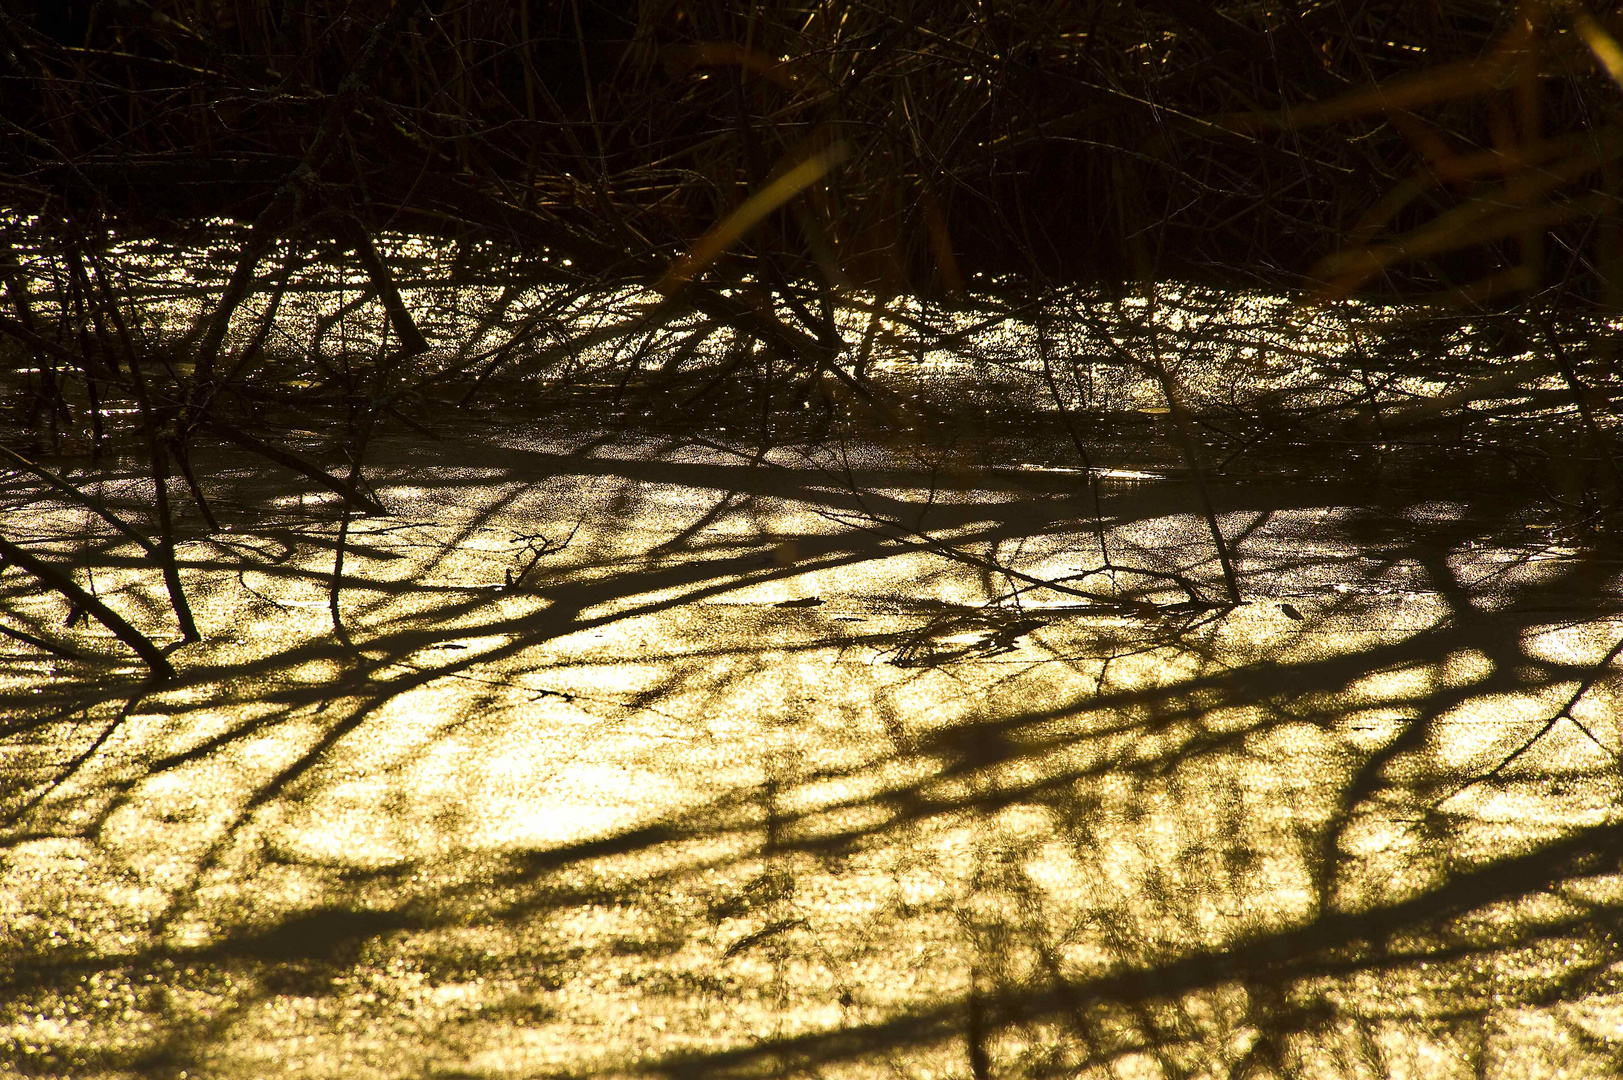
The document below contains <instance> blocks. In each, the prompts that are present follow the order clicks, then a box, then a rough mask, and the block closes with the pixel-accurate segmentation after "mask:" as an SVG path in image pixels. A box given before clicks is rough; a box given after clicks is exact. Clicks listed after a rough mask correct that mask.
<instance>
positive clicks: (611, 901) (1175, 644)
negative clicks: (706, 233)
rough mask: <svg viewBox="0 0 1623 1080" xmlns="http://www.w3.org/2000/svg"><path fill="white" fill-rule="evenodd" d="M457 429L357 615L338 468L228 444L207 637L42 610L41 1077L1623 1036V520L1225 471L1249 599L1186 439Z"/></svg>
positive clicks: (37, 793)
mask: <svg viewBox="0 0 1623 1080" xmlns="http://www.w3.org/2000/svg"><path fill="white" fill-rule="evenodd" d="M560 442H561V443H565V442H567V440H560ZM870 449H871V448H870ZM421 453H422V450H421V448H420V447H414V446H412V445H410V444H407V443H404V442H400V443H395V444H389V445H388V446H386V447H384V449H382V450H380V451H378V457H377V460H376V468H377V479H376V481H375V482H376V486H377V488H378V491H379V494H380V496H382V497H383V498H384V500H385V501H386V502H388V503H389V504H390V505H391V507H392V508H393V509H394V511H395V513H394V516H393V517H389V518H382V519H370V520H359V521H356V522H352V523H351V525H350V527H349V532H348V535H347V539H346V548H345V561H344V567H345V569H344V577H343V580H342V582H341V584H342V589H341V590H339V591H338V593H337V601H336V603H337V605H338V606H339V608H340V610H341V615H342V618H343V622H344V625H345V627H346V628H347V633H348V635H349V639H350V644H346V643H345V642H344V641H343V640H342V639H341V638H340V637H339V636H338V635H336V634H335V633H334V631H333V622H332V613H331V610H330V608H331V606H332V603H333V600H332V595H333V594H332V586H333V581H332V576H333V561H334V552H335V546H336V537H337V535H338V530H337V527H336V524H335V522H334V521H333V519H332V515H331V514H330V513H328V512H326V511H324V510H321V509H313V508H309V507H306V508H304V509H302V510H301V509H300V507H299V505H298V503H297V501H296V500H293V499H292V496H291V495H289V494H288V493H286V492H281V491H279V490H278V489H277V487H276V482H275V481H272V480H268V479H267V478H266V477H265V476H264V475H262V474H260V473H258V472H257V471H255V470H252V469H249V468H246V467H241V468H239V467H237V466H238V465H239V464H240V463H237V462H234V461H232V460H229V459H225V458H222V459H221V460H220V462H219V463H218V464H219V467H218V469H217V470H216V475H215V477H214V478H213V481H212V483H213V485H214V487H213V491H212V495H213V501H214V504H215V506H216V510H217V512H218V513H221V514H222V515H227V516H228V515H229V514H230V513H231V512H232V510H233V508H237V509H240V510H241V511H242V518H243V523H241V524H239V526H238V527H237V528H235V529H233V530H231V531H229V532H221V533H215V534H212V535H211V536H209V537H203V538H197V539H194V540H191V541H189V542H187V543H185V544H184V545H182V547H181V549H180V552H181V556H182V558H181V563H182V566H183V568H184V570H185V573H186V574H187V580H188V583H189V584H188V587H189V589H190V590H191V591H192V593H193V595H194V598H195V600H194V606H195V608H196V612H197V617H198V620H199V622H200V623H202V624H205V625H207V626H209V627H210V628H211V633H210V635H209V640H207V641H206V642H205V643H203V644H198V645H192V646H188V647H186V648H185V649H182V650H179V651H177V652H175V653H173V656H172V658H173V661H174V663H175V665H176V668H177V671H178V672H179V677H178V679H177V681H176V682H175V683H174V684H173V685H170V686H165V687H162V688H151V687H147V686H144V685H142V684H141V683H140V678H141V673H140V672H139V671H137V670H136V669H134V668H133V667H129V668H126V667H118V666H116V663H115V662H114V661H108V660H105V659H98V658H86V657H85V656H81V655H80V654H86V655H88V654H92V653H95V654H96V655H97V656H101V655H103V654H104V653H105V654H106V655H110V654H111V646H110V644H109V639H107V638H105V637H103V638H97V637H96V636H95V635H94V633H93V632H92V630H91V629H90V628H86V627H84V626H83V625H82V624H80V625H79V626H78V627H77V628H76V629H75V630H74V631H73V633H76V634H78V635H79V636H78V637H76V638H73V639H72V641H71V644H72V655H69V654H67V653H63V654H61V655H51V654H49V653H44V652H41V651H40V650H38V649H35V648H32V647H29V646H27V644H26V642H18V641H13V643H12V644H11V645H8V646H7V648H8V649H9V650H10V652H9V654H8V657H7V659H8V664H9V668H10V673H9V674H8V675H6V676H5V678H4V681H3V684H0V686H3V692H4V694H5V695H6V701H5V706H4V708H5V716H6V717H7V719H6V720H5V721H4V728H3V740H4V741H3V743H0V746H3V748H4V753H5V758H4V759H3V760H4V765H3V769H4V771H3V774H0V775H4V777H5V778H6V780H5V789H4V803H3V810H4V819H3V820H4V832H3V834H0V835H3V838H4V840H3V842H4V848H3V856H0V903H3V904H4V905H5V917H4V919H3V923H4V930H3V931H0V933H3V937H0V950H3V951H0V975H3V979H4V986H5V989H4V992H3V999H0V1057H3V1058H4V1060H6V1061H7V1062H8V1064H9V1067H10V1068H12V1069H14V1070H16V1071H17V1072H19V1073H21V1074H32V1075H42V1074H70V1075H90V1074H105V1075H166V1076H179V1075H183V1074H186V1073H202V1074H206V1075H254V1074H263V1073H267V1072H273V1073H277V1074H310V1075H318V1074H319V1075H333V1074H336V1073H340V1072H341V1073H343V1074H345V1075H365V1076H372V1075H376V1076H384V1075H387V1076H408V1075H409V1076H442V1077H452V1076H459V1077H471V1076H494V1075H526V1076H530V1075H560V1076H570V1075H573V1076H598V1075H627V1074H639V1075H666V1076H672V1077H687V1076H691V1077H699V1076H711V1075H766V1074H772V1075H789V1074H802V1073H816V1074H819V1075H876V1074H898V1073H899V1074H904V1075H910V1076H911V1075H918V1076H924V1075H958V1076H963V1075H970V1076H973V1077H976V1078H977V1080H979V1078H981V1077H986V1076H993V1075H997V1076H1045V1075H1066V1076H1074V1075H1098V1076H1107V1075H1108V1076H1118V1075H1120V1076H1140V1075H1142V1076H1232V1077H1262V1076H1304V1077H1305V1076H1349V1077H1351V1076H1370V1075H1376V1076H1387V1075H1393V1076H1456V1075H1457V1076H1467V1075H1469V1076H1512V1075H1518V1076H1519V1075H1541V1074H1548V1073H1550V1072H1553V1071H1555V1070H1556V1069H1565V1070H1568V1071H1569V1072H1570V1073H1571V1074H1573V1075H1611V1074H1615V1073H1616V1072H1618V1071H1619V1070H1623V1038H1620V1037H1619V1033H1620V1032H1623V997H1620V987H1619V985H1618V982H1617V979H1618V972H1619V970H1623V969H1620V968H1619V963H1620V961H1623V938H1620V937H1619V934H1620V930H1619V927H1620V916H1623V891H1620V888H1619V880H1618V865H1619V859H1620V858H1623V826H1620V824H1619V820H1618V817H1617V814H1616V810H1615V807H1616V804H1617V799H1618V797H1619V794H1620V792H1623V785H1620V783H1619V772H1618V750H1619V746H1620V745H1623V731H1620V730H1619V723H1618V716H1619V715H1623V710H1620V709H1619V706H1618V684H1617V678H1616V674H1615V664H1616V660H1617V657H1618V654H1619V651H1620V649H1623V625H1620V624H1619V620H1618V619H1617V617H1616V612H1617V610H1618V609H1617V605H1616V601H1617V599H1618V593H1617V581H1616V566H1615V565H1614V564H1613V563H1612V562H1611V561H1609V559H1608V558H1606V557H1605V556H1604V555H1603V554H1601V553H1597V551H1595V550H1577V549H1573V550H1566V549H1558V548H1555V547H1553V546H1552V545H1551V544H1549V543H1548V542H1545V541H1543V540H1540V539H1539V538H1538V536H1537V534H1536V533H1534V532H1532V531H1530V530H1527V529H1525V528H1523V527H1522V526H1521V525H1520V524H1519V523H1518V522H1517V521H1516V520H1515V518H1514V515H1509V514H1506V513H1505V512H1504V511H1503V508H1502V507H1495V506H1486V505H1481V506H1479V505H1469V504H1465V503H1462V502H1459V501H1448V502H1444V501H1438V500H1436V499H1435V498H1432V497H1430V496H1427V497H1424V498H1422V497H1420V496H1415V497H1413V498H1405V497H1403V496H1401V495H1400V494H1397V493H1393V492H1389V493H1387V495H1386V496H1385V497H1384V498H1382V499H1380V500H1377V499H1374V498H1373V497H1372V496H1371V493H1370V492H1368V491H1356V490H1347V489H1342V488H1338V487H1335V486H1332V485H1324V484H1319V485H1315V484H1307V483H1301V484H1283V483H1269V484H1261V483H1257V484H1233V485H1229V486H1226V487H1219V488H1217V489H1216V490H1217V498H1218V502H1219V507H1218V509H1219V510H1220V512H1221V514H1222V521H1223V523H1224V526H1225V528H1226V530H1227V531H1228V532H1229V534H1230V535H1231V537H1232V538H1233V540H1234V550H1235V552H1236V557H1237V560H1238V562H1239V568H1240V574H1241V579H1242V584H1243V590H1244V592H1243V595H1244V598H1245V600H1246V603H1244V604H1242V605H1240V606H1238V607H1231V606H1227V605H1224V604H1221V603H1217V602H1215V601H1214V597H1220V596H1221V588H1220V586H1219V585H1218V584H1216V582H1217V581H1218V578H1217V569H1216V567H1215V564H1214V562H1213V559H1212V555H1211V551H1210V549H1209V546H1208V545H1206V544H1204V543H1203V536H1204V533H1203V532H1202V530H1203V528H1204V525H1203V523H1202V521H1201V519H1200V518H1199V516H1198V514H1197V513H1196V512H1195V509H1194V508H1193V505H1192V502H1191V495H1190V492H1189V491H1188V489H1187V486H1186V485H1182V484H1178V483H1174V482H1152V483H1144V484H1139V485H1136V486H1135V485H1118V486H1115V487H1112V488H1110V489H1109V490H1107V491H1106V492H1105V493H1104V494H1103V495H1102V496H1101V497H1100V498H1099V499H1098V500H1097V502H1095V501H1094V500H1093V499H1091V498H1089V497H1088V496H1087V493H1086V492H1083V493H1080V494H1079V493H1078V492H1076V491H1075V490H1072V489H1071V488H1069V487H1068V486H1067V485H1068V484H1072V483H1074V481H1072V480H1066V479H1065V478H1063V477H1058V476H1045V475H1027V476H1019V477H1006V478H1005V479H1007V482H1006V483H1004V482H1003V481H1002V480H999V479H997V478H996V477H994V478H992V479H991V480H988V479H987V478H986V477H985V475H984V474H982V476H981V482H980V483H979V484H978V485H976V486H973V487H971V486H962V485H960V486H954V485H953V483H952V482H951V479H950V477H951V470H950V468H945V469H941V470H931V469H925V468H921V467H920V466H919V465H918V463H917V462H909V461H905V460H901V459H900V458H899V457H898V456H896V455H886V454H885V453H882V452H879V451H872V452H869V453H867V456H866V457H865V458H862V459H861V460H860V461H858V462H857V464H856V465H855V466H851V467H850V468H847V466H848V465H850V462H851V460H852V459H850V458H846V459H843V460H842V459H838V457H837V456H834V457H831V456H828V455H824V456H822V457H819V456H817V455H816V454H813V455H810V456H806V457H799V458H796V457H794V456H792V455H788V454H773V455H766V456H764V457H762V456H756V457H755V458H753V459H752V457H751V455H749V454H731V453H725V452H720V451H718V450H717V449H716V448H714V447H706V446H704V445H701V444H697V443H694V442H691V441H690V442H687V443H686V444H681V443H673V444H670V445H658V444H654V443H651V442H644V443H642V444H636V443H635V442H634V441H633V440H629V439H628V440H626V442H625V443H624V444H623V445H620V446H617V445H616V444H614V443H605V442H601V441H598V442H591V441H586V440H578V441H577V442H576V443H575V444H574V445H573V446H570V445H551V446H546V445H538V444H536V443H533V442H529V443H524V442H515V441H513V440H507V441H500V440H484V441H476V442H471V443H468V444H467V445H465V446H462V447H460V448H459V449H456V450H454V451H452V450H446V449H444V448H439V449H436V451H435V453H436V454H438V455H441V457H440V461H439V466H438V467H436V468H435V470H433V473H432V475H431V476H430V475H425V470H422V469H421V468H419V467H416V462H417V460H418V458H417V457H416V456H415V455H419V454H421ZM859 456H860V455H859ZM446 466H450V467H446ZM535 478H541V479H535ZM104 486H105V487H106V488H107V489H108V491H109V492H110V495H109V497H112V496H113V495H116V493H117V490H119V488H118V483H117V478H116V477H110V478H109V480H108V482H107V484H106V485H104ZM131 498H132V499H135V500H136V501H139V494H138V493H136V494H134V495H132V496H131ZM290 500H291V501H290ZM266 507H275V508H277V509H276V510H275V511H274V513H275V514H277V515H280V517H279V518H276V519H274V520H267V519H266V517H265V516H264V515H265V513H266V509H265V508H266ZM250 510H252V511H253V513H249V511H250ZM32 514H33V516H32V517H31V518H30V519H29V521H30V523H29V525H28V526H27V527H28V528H32V529H34V530H35V532H36V535H37V536H38V537H45V536H49V535H60V536H62V537H69V536H71V537H73V539H71V540H64V541H63V546H62V552H63V553H64V554H67V553H69V552H70V551H71V552H72V554H73V557H74V558H75V559H78V560H81V562H80V565H83V566H91V567H94V571H95V574H96V575H97V576H98V577H99V578H100V580H101V582H102V584H101V586H100V588H101V595H104V596H110V597H113V598H115V599H116V600H117V601H118V603H119V604H120V605H121V607H122V609H123V610H125V611H126V612H128V613H130V614H131V616H132V617H137V616H139V617H140V618H142V619H144V620H145V623H146V624H147V625H149V626H151V627H154V628H158V627H161V626H162V625H163V618H164V614H165V609H164V606H163V604H162V602H161V594H159V593H157V592H154V591H152V590H153V584H152V582H150V581H148V580H146V579H145V578H143V577H141V574H140V572H139V571H140V561H139V559H137V558H136V557H135V556H134V555H132V554H131V553H130V551H129V550H128V549H127V548H124V547H120V546H118V545H117V543H116V542H115V538H103V539H102V540H98V541H91V540H86V539H84V535H85V534H84V533H83V531H82V530H79V531H75V530H74V529H73V528H72V526H73V525H74V524H75V523H76V521H77V519H75V518H73V517H72V515H71V514H70V513H69V512H66V511H63V510H61V509H60V508H54V507H52V506H51V505H50V504H48V503H46V502H43V501H42V502H40V503H38V504H37V505H36V507H35V508H34V511H33V512H32ZM18 527H19V528H21V527H22V526H20V525H19V526H18ZM52 530H57V532H56V533H53V532H52ZM1101 542H1102V543H1103V545H1104V548H1105V555H1104V556H1102V555H1101V551H1100V544H1101ZM1038 581H1050V582H1058V583H1061V584H1063V585H1065V586H1066V588H1067V589H1069V591H1065V590H1064V589H1060V590H1056V589H1053V588H1048V589H1044V588H1040V587H1038V586H1036V585H1034V584H1033V582H1038ZM8 587H9V588H11V589H12V590H13V593H12V595H10V596H9V597H8V598H7V599H8V604H9V607H8V610H9V611H14V612H20V613H21V615H19V618H27V619H32V620H33V622H32V623H30V624H29V625H30V626H31V627H32V630H31V631H30V632H31V633H34V632H37V633H36V636H39V637H41V638H42V639H45V640H50V641H58V640H60V639H61V638H62V637H63V636H64V634H65V632H64V631H63V630H62V629H61V625H60V624H61V622H62V619H63V617H64V614H65V605H59V606H56V607H53V606H52V605H53V604H55V603H56V601H55V599H54V598H50V597H46V598H40V597H37V596H36V597H32V598H31V597H30V596H29V595H25V593H24V591H23V590H22V588H21V586H20V585H17V584H13V583H11V582H9V581H8ZM1084 594H1086V595H1084ZM30 605H32V606H30ZM153 633H154V634H158V633H159V631H158V630H157V629H154V630H153ZM97 650H102V652H101V653H98V652H97ZM76 657H77V658H76Z"/></svg>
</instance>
